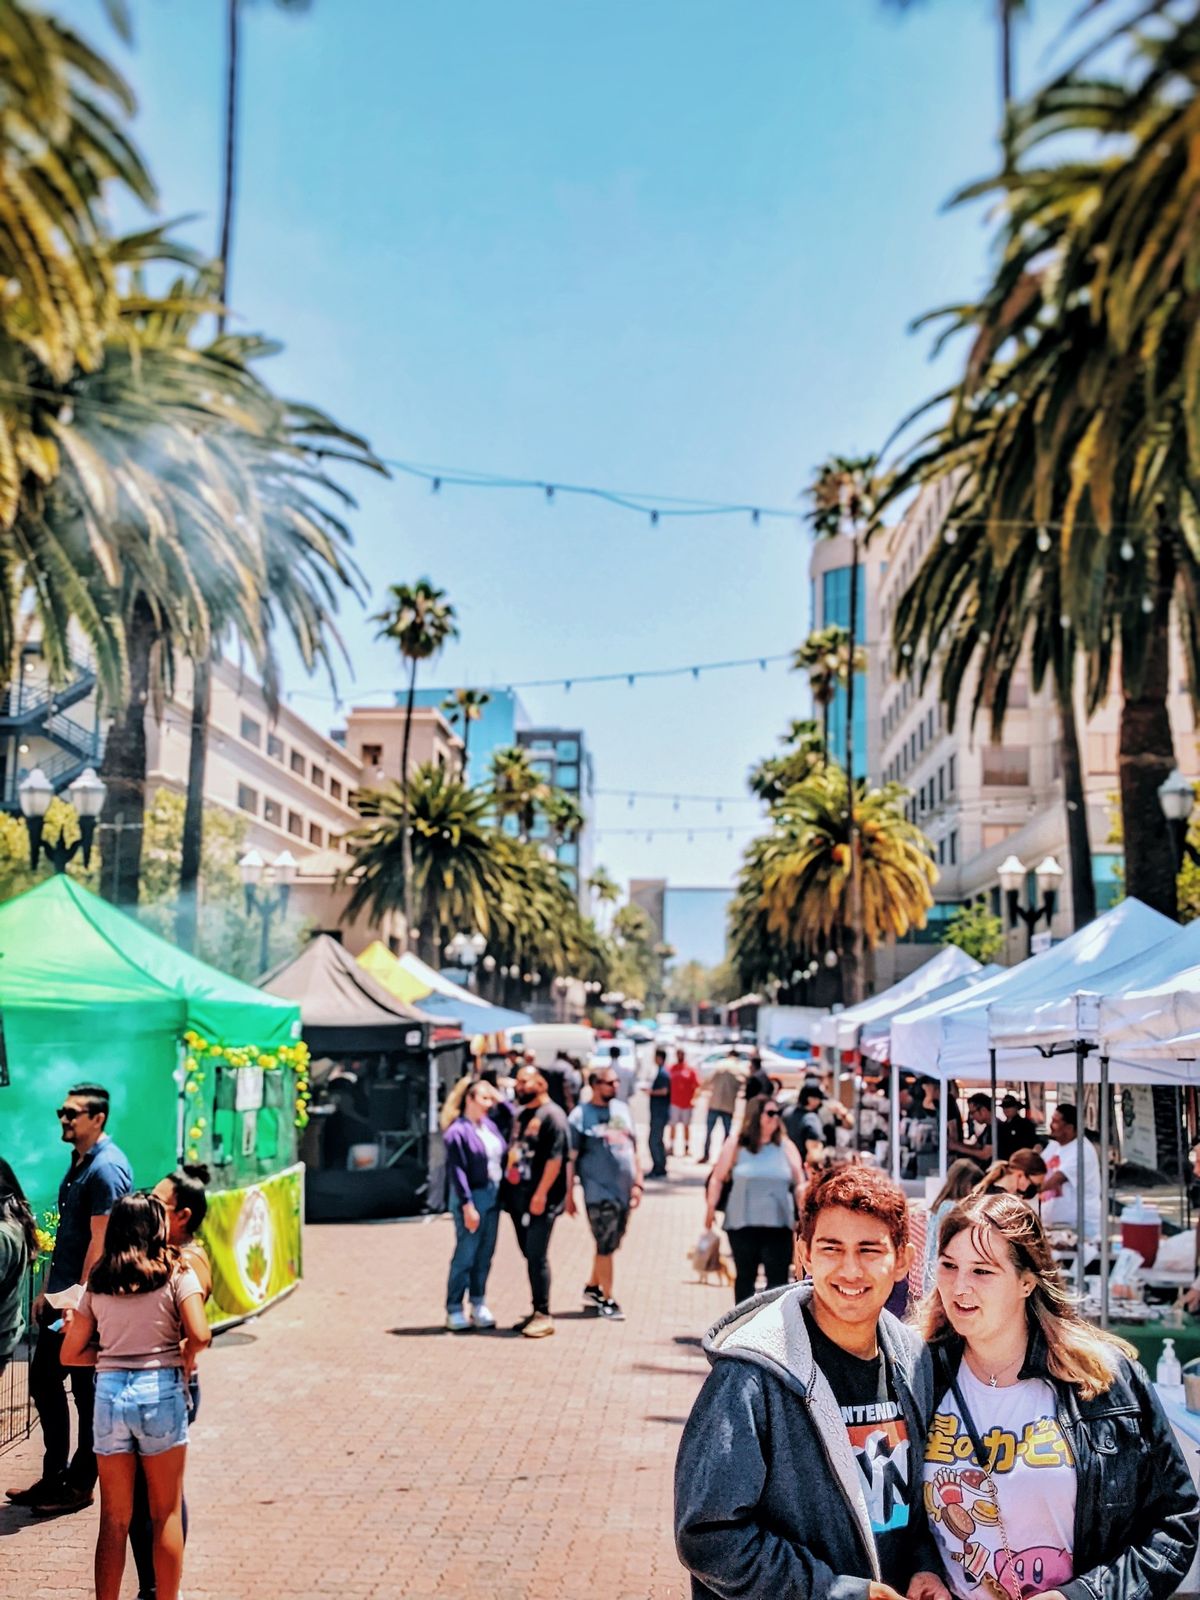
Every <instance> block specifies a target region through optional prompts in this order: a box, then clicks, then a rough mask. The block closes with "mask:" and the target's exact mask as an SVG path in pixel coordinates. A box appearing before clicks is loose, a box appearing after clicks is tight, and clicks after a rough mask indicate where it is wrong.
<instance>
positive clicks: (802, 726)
mask: <svg viewBox="0 0 1200 1600" xmlns="http://www.w3.org/2000/svg"><path fill="white" fill-rule="evenodd" d="M827 737H828V734H827V731H825V730H822V728H821V725H820V724H819V723H816V722H813V721H812V720H811V719H809V718H793V719H792V721H791V723H790V724H789V725H788V729H787V732H786V733H782V734H780V736H779V742H780V744H782V745H783V746H784V747H785V748H784V753H783V755H781V756H767V757H766V758H765V759H764V760H762V761H760V762H759V763H758V765H757V766H756V767H754V768H753V769H752V771H751V772H750V775H749V778H748V780H747V783H748V787H749V789H750V793H751V794H753V795H756V796H757V797H758V798H759V799H760V800H765V801H766V802H767V803H768V805H772V804H774V802H775V801H776V800H781V799H782V798H783V796H784V794H786V792H787V791H788V790H789V789H790V788H791V787H792V785H793V784H796V783H801V782H803V780H804V779H805V778H807V777H808V775H809V773H810V772H813V771H815V769H816V768H817V767H820V766H823V765H824V763H825V752H826V748H827V745H826V740H827Z"/></svg>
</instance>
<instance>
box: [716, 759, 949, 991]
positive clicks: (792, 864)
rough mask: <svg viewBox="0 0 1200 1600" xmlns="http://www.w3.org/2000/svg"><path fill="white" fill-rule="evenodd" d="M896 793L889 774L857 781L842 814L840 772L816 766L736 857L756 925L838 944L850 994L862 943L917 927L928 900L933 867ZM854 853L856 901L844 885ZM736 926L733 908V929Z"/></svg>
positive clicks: (788, 943)
mask: <svg viewBox="0 0 1200 1600" xmlns="http://www.w3.org/2000/svg"><path fill="white" fill-rule="evenodd" d="M905 793H906V791H905V790H904V789H902V788H901V787H900V786H899V785H898V784H885V785H884V786H883V787H882V788H877V789H861V788H858V787H857V786H856V793H855V798H854V817H853V821H852V823H851V820H850V818H849V817H848V814H847V812H848V805H847V798H848V797H847V783H846V774H845V772H844V771H842V769H841V768H840V767H822V768H821V770H820V771H819V772H814V773H813V774H812V775H811V777H809V778H808V779H807V780H806V781H805V782H804V783H801V784H798V785H796V786H795V787H794V788H793V789H791V790H789V791H788V793H787V795H786V796H785V797H784V798H783V800H781V801H780V802H779V804H778V805H777V806H775V807H774V808H773V809H772V813H771V820H772V824H773V826H772V829H771V832H770V833H768V834H767V835H765V836H764V837H763V838H761V839H759V840H756V841H755V842H754V844H753V845H752V846H751V847H750V850H749V851H748V853H747V858H746V865H745V866H744V867H743V871H742V877H741V880H740V883H739V892H738V897H737V898H738V900H740V901H741V902H742V904H743V907H744V908H745V909H752V910H754V911H755V912H757V913H760V914H762V915H763V921H764V926H763V928H761V929H760V930H759V931H760V934H761V933H765V935H766V937H767V939H771V938H774V939H776V940H778V941H779V943H780V944H781V945H782V946H783V947H784V949H786V950H787V951H789V952H799V951H808V950H814V951H815V950H820V949H823V948H824V949H836V950H838V951H839V953H840V956H841V962H842V965H843V968H844V969H846V970H845V971H844V974H843V980H844V982H845V986H846V991H847V993H850V994H853V993H855V992H857V990H858V987H859V984H858V981H857V974H856V972H855V969H856V968H858V967H860V966H861V964H862V960H863V956H864V955H865V953H866V952H867V951H870V950H875V949H877V948H878V947H879V945H880V944H882V943H883V942H884V940H886V939H900V938H903V937H904V935H905V934H906V933H908V932H909V930H910V929H912V928H916V927H923V926H924V923H925V917H926V914H927V912H928V910H929V907H930V906H931V905H932V904H933V885H934V884H935V883H936V882H937V875H938V874H937V867H936V866H935V865H934V863H933V859H932V856H931V855H930V851H929V841H928V840H927V839H926V838H925V836H924V835H923V834H922V833H921V831H920V830H919V829H918V828H917V827H916V826H915V825H914V824H913V823H911V822H909V820H908V818H907V817H906V816H905V814H904V806H903V801H904V797H905ZM855 854H857V856H858V873H857V877H858V880H859V890H860V896H861V902H860V905H861V909H859V908H856V907H855V905H854V901H853V895H852V884H853V881H854V878H855V876H856V874H855V873H854V871H853V867H852V858H853V856H854V855H855ZM737 927H738V923H737V920H736V918H735V924H734V928H735V938H736V933H737ZM787 970H789V969H788V968H786V967H785V968H784V973H785V974H786V971H787Z"/></svg>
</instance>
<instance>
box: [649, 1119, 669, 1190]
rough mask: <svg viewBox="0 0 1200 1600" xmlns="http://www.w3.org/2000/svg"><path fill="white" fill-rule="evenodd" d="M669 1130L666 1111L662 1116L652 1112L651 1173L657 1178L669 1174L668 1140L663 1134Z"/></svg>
mask: <svg viewBox="0 0 1200 1600" xmlns="http://www.w3.org/2000/svg"><path fill="white" fill-rule="evenodd" d="M666 1131H667V1114H666V1112H665V1111H664V1112H663V1114H662V1115H661V1116H660V1117H656V1116H655V1115H654V1111H653V1109H651V1112H650V1174H651V1176H652V1177H655V1178H665V1177H666V1175H667V1142H666V1140H665V1139H664V1138H663V1135H664V1134H665V1133H666Z"/></svg>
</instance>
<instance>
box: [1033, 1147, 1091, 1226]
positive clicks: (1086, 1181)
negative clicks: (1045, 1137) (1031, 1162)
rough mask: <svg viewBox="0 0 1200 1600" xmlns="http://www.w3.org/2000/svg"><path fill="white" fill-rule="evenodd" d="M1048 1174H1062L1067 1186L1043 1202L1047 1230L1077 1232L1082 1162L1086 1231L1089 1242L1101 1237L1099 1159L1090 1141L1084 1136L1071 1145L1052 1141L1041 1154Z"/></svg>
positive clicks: (1084, 1223) (1043, 1219) (1043, 1214)
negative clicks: (1064, 1229)
mask: <svg viewBox="0 0 1200 1600" xmlns="http://www.w3.org/2000/svg"><path fill="white" fill-rule="evenodd" d="M1042 1158H1043V1160H1044V1161H1045V1163H1046V1171H1047V1172H1061V1173H1063V1174H1064V1176H1065V1177H1066V1180H1067V1181H1066V1183H1064V1184H1063V1186H1062V1188H1061V1189H1060V1190H1059V1192H1058V1193H1057V1194H1051V1195H1047V1196H1046V1198H1045V1199H1044V1200H1043V1201H1042V1203H1041V1205H1042V1221H1043V1222H1044V1223H1045V1225H1046V1227H1047V1228H1074V1227H1075V1226H1076V1225H1077V1224H1078V1221H1079V1189H1078V1187H1077V1186H1078V1184H1079V1162H1080V1159H1082V1161H1083V1231H1084V1233H1085V1234H1086V1236H1087V1237H1088V1238H1089V1239H1098V1238H1099V1237H1100V1158H1099V1156H1098V1155H1097V1154H1096V1147H1095V1145H1094V1144H1093V1143H1092V1141H1091V1140H1090V1139H1085V1138H1084V1137H1083V1135H1082V1134H1080V1135H1079V1136H1078V1137H1077V1138H1075V1139H1072V1140H1071V1142H1070V1144H1059V1142H1058V1140H1057V1139H1051V1140H1050V1142H1049V1144H1047V1146H1046V1148H1045V1149H1044V1150H1043V1151H1042Z"/></svg>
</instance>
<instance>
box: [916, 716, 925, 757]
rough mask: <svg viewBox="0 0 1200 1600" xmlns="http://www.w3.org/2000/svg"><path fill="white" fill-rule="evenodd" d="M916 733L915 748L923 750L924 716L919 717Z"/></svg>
mask: <svg viewBox="0 0 1200 1600" xmlns="http://www.w3.org/2000/svg"><path fill="white" fill-rule="evenodd" d="M917 733H918V740H917V748H918V749H920V750H924V748H925V718H924V717H922V718H921V726H920V728H919V729H918V730H917Z"/></svg>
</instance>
